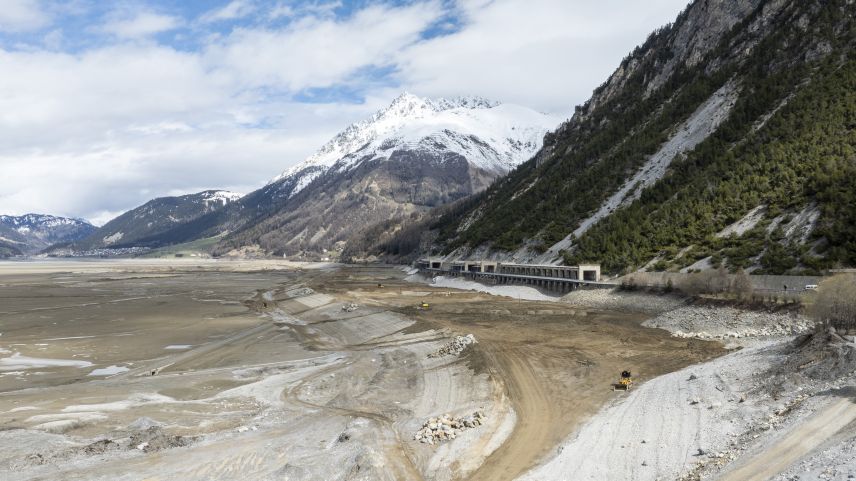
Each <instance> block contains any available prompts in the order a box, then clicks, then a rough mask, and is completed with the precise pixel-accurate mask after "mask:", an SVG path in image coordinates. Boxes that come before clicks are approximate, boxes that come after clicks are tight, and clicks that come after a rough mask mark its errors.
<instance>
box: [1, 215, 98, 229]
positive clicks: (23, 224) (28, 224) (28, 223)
mask: <svg viewBox="0 0 856 481" xmlns="http://www.w3.org/2000/svg"><path fill="white" fill-rule="evenodd" d="M0 224H3V225H6V226H8V227H11V228H13V229H15V230H17V231H18V232H21V233H27V232H30V231H31V230H38V229H48V228H54V227H60V226H78V225H89V222H87V221H85V220H83V219H76V218H71V217H57V216H54V215H48V214H24V215H20V216H13V215H0Z"/></svg>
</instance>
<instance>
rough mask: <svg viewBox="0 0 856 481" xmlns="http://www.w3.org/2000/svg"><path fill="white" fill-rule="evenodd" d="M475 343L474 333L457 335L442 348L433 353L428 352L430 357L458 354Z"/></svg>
mask: <svg viewBox="0 0 856 481" xmlns="http://www.w3.org/2000/svg"><path fill="white" fill-rule="evenodd" d="M475 343H476V337H475V336H473V335H472V334H467V335H466V336H455V339H454V340H453V341H452V342H450V343H449V344H446V345H445V346H443V347H441V348H440V349H437V350H436V351H434V352H432V353H431V354H428V357H443V356H457V355H458V354H460V353H461V352H462V351H463V350H464V349H466V347H467V346H469V345H470V344H475Z"/></svg>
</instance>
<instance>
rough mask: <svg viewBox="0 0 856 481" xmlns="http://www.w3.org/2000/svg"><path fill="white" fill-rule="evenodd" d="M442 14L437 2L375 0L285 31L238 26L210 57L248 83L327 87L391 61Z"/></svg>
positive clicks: (293, 87) (293, 88)
mask: <svg viewBox="0 0 856 481" xmlns="http://www.w3.org/2000/svg"><path fill="white" fill-rule="evenodd" d="M441 14H442V9H441V8H440V4H439V3H436V2H427V3H418V4H414V5H410V6H407V7H398V8H393V7H386V6H380V5H374V6H369V7H367V8H365V9H363V10H360V11H359V12H357V13H356V14H355V15H353V17H351V18H348V19H346V20H343V21H336V20H333V19H319V18H317V17H314V16H309V17H304V18H302V19H300V20H296V21H294V22H293V23H292V24H290V25H289V26H288V27H287V28H285V29H283V30H267V29H237V30H235V31H234V32H232V33H231V35H229V36H228V37H226V38H225V39H222V40H221V41H220V42H219V43H216V44H213V45H212V46H211V47H210V48H209V50H208V52H207V54H206V59H207V61H208V63H209V64H210V65H212V67H213V68H214V69H215V70H217V71H218V73H220V74H222V75H225V76H228V77H230V78H233V79H235V80H236V81H237V82H238V83H240V84H241V85H243V86H244V87H245V88H257V87H262V86H276V87H281V88H285V89H288V90H290V91H293V92H294V91H299V90H301V89H304V88H308V87H326V86H330V85H333V84H336V83H340V82H343V81H346V80H347V79H348V77H349V76H350V75H352V74H353V73H355V72H356V71H357V70H359V69H361V68H363V67H366V66H384V65H389V64H390V63H392V62H393V60H394V58H395V56H396V55H397V53H398V52H399V51H400V50H401V49H403V48H406V47H407V46H409V45H411V44H413V43H414V42H416V41H417V40H418V39H419V35H420V32H422V31H423V30H424V29H425V28H426V27H427V26H429V25H430V24H431V23H432V22H434V21H435V20H436V19H437V18H438V17H439V16H440V15H441Z"/></svg>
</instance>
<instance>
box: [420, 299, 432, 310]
mask: <svg viewBox="0 0 856 481" xmlns="http://www.w3.org/2000/svg"><path fill="white" fill-rule="evenodd" d="M417 309H419V310H420V311H428V310H431V306H429V305H428V303H427V302H425V301H422V302H420V303H419V307H417Z"/></svg>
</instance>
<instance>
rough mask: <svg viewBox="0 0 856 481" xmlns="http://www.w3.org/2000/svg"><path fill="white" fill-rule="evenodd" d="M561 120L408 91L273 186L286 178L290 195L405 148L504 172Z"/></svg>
mask: <svg viewBox="0 0 856 481" xmlns="http://www.w3.org/2000/svg"><path fill="white" fill-rule="evenodd" d="M559 121H560V119H559V118H557V117H553V116H550V115H547V114H543V113H539V112H536V111H534V110H532V109H528V108H526V107H521V106H518V105H513V104H501V103H498V102H494V101H491V100H488V99H485V98H482V97H477V96H469V97H456V98H452V99H445V98H440V99H426V98H422V97H419V96H416V95H413V94H411V93H408V92H404V93H402V94H401V95H399V96H398V97H396V98H395V99H394V100H393V101H392V102H391V103H390V105H389V106H388V107H386V108H384V109H382V110H380V111H378V112H376V113H375V114H374V115H372V116H371V117H370V118H368V119H366V120H362V121H359V122H356V123H354V124H351V125H350V126H348V127H347V128H346V129H345V130H343V131H342V132H340V133H339V134H338V135H336V136H335V137H333V138H332V139H331V140H330V141H329V142H327V143H326V144H324V145H323V146H322V147H321V148H320V149H319V150H318V151H317V152H316V153H314V154H313V155H311V156H310V157H309V158H307V159H306V160H304V161H303V162H301V163H299V164H297V165H295V166H293V167H291V168H289V169H287V170H286V171H284V172H283V173H282V174H280V175H279V176H277V177H276V178H274V179H273V180H271V182H270V183H269V184H274V183H277V182H282V184H283V186H284V189H283V191H282V195H283V196H287V197H291V196H294V195H295V194H296V193H298V192H299V191H300V190H302V189H303V188H305V187H306V186H307V185H309V184H310V183H311V182H312V181H313V180H315V179H316V178H317V177H319V176H320V175H322V174H323V173H324V172H326V171H328V170H330V169H333V168H335V170H336V171H340V172H341V171H345V170H347V169H349V168H353V167H354V166H356V165H358V164H359V163H361V162H363V161H365V160H375V159H379V160H384V159H389V158H390V156H391V155H393V153H395V152H396V151H401V150H402V149H410V150H414V149H416V150H422V151H435V152H438V153H439V152H441V151H442V152H447V153H448V152H451V153H456V154H460V155H461V156H463V157H464V158H465V159H466V160H467V161H468V162H470V163H471V164H472V165H475V166H477V167H478V168H480V169H483V170H486V171H490V172H495V173H505V172H507V171H508V170H510V169H512V168H514V167H515V166H517V165H519V164H520V163H522V162H524V161H526V160H528V159H529V158H530V157H531V156H532V155H534V154H535V152H537V150H538V149H539V148H540V147H541V142H542V140H543V137H544V134H545V133H546V132H547V131H549V130H550V129H552V128H554V127H555V126H556V125H558V123H559Z"/></svg>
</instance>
